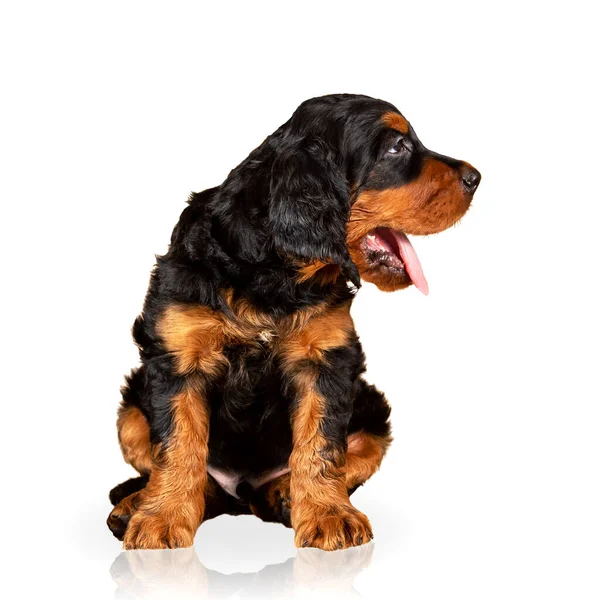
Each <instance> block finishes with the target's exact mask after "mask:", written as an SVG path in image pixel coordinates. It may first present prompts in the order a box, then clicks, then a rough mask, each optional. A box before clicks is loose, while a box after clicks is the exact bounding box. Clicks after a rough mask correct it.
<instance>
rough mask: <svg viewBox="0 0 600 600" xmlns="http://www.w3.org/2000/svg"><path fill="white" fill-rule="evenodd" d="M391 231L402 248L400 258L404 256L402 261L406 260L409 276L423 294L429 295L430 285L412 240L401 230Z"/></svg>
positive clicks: (405, 264) (400, 248) (399, 247)
mask: <svg viewBox="0 0 600 600" xmlns="http://www.w3.org/2000/svg"><path fill="white" fill-rule="evenodd" d="M390 231H391V232H392V234H393V235H394V238H395V239H396V243H397V244H398V249H399V250H400V258H402V261H403V262H404V266H405V267H406V272H407V273H408V276H409V277H410V278H411V280H412V282H413V284H414V285H415V287H416V288H417V289H418V290H419V291H420V292H421V293H422V294H425V295H426V296H427V294H429V285H428V283H427V280H426V279H425V274H424V273H423V267H421V261H420V260H419V257H418V256H417V253H416V252H415V249H414V248H413V247H412V244H411V243H410V240H409V239H408V238H407V237H406V235H404V234H403V233H402V232H401V231H395V230H394V229H390Z"/></svg>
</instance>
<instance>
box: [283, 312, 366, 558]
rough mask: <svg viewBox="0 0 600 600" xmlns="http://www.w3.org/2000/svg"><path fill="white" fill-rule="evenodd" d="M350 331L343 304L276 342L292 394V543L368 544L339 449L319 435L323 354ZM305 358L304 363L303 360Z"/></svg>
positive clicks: (345, 340)
mask: <svg viewBox="0 0 600 600" xmlns="http://www.w3.org/2000/svg"><path fill="white" fill-rule="evenodd" d="M352 332H353V324H352V319H351V317H350V313H349V306H348V305H344V306H341V307H339V308H336V309H333V310H329V311H327V312H325V313H323V314H322V315H319V316H317V317H314V318H313V319H311V320H310V321H308V322H307V323H306V325H305V327H304V329H303V330H301V331H299V332H296V333H294V334H293V335H290V336H289V337H288V338H287V339H285V340H283V341H282V344H281V347H280V351H281V358H282V365H283V368H284V370H285V371H286V373H287V375H288V376H289V377H291V379H292V383H293V385H294V388H295V391H296V397H297V407H296V409H295V411H294V413H293V415H292V433H293V450H292V453H291V456H290V460H289V466H290V470H291V475H290V495H291V521H292V526H293V528H294V530H295V543H296V545H297V546H313V547H317V548H322V549H323V550H337V549H339V548H347V547H350V546H357V545H359V544H362V543H366V542H368V541H369V540H370V539H371V537H372V533H371V526H370V524H369V520H368V519H367V517H366V516H365V515H363V514H362V513H360V512H359V511H357V510H356V509H355V508H354V507H353V506H352V504H351V503H350V499H349V498H348V489H347V487H346V456H345V452H344V451H342V450H341V449H338V448H336V447H335V445H334V444H332V442H331V441H330V440H328V439H326V438H325V437H324V436H323V433H322V427H321V425H322V422H323V419H324V417H325V405H326V399H325V398H324V397H323V396H322V395H321V393H320V392H319V389H318V387H317V378H318V370H317V369H316V368H315V367H316V366H317V365H318V364H319V363H326V355H325V352H326V351H327V350H332V349H334V348H339V347H342V346H344V345H345V344H347V343H348V341H349V340H350V337H351V335H352ZM307 361H308V366H307V364H306V362H307Z"/></svg>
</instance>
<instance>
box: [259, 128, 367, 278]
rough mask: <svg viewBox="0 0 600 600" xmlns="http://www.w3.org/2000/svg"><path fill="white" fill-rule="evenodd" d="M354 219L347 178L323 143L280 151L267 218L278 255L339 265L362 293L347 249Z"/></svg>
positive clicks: (298, 144) (313, 141)
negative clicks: (348, 226)
mask: <svg viewBox="0 0 600 600" xmlns="http://www.w3.org/2000/svg"><path fill="white" fill-rule="evenodd" d="M349 214H350V198H349V194H348V184H347V182H346V178H345V177H344V175H343V173H342V172H341V170H340V168H339V167H338V166H337V165H336V163H335V161H334V157H333V153H332V151H331V150H330V149H329V148H328V146H327V145H326V144H325V143H324V142H322V141H320V140H318V139H310V140H307V139H303V140H301V141H299V142H296V143H295V144H290V145H289V146H287V147H285V148H283V149H281V150H280V152H279V154H278V156H277V157H276V159H275V161H274V162H273V165H272V172H271V185H270V197H269V215H268V219H269V231H270V234H271V242H272V244H273V247H274V248H275V249H276V250H277V251H278V252H279V253H281V254H283V255H292V256H294V257H296V258H299V259H301V260H303V261H308V262H312V261H317V260H319V261H323V262H326V263H332V264H337V265H339V266H340V267H341V269H342V273H343V274H344V275H345V276H346V277H347V278H348V279H349V280H350V281H352V283H354V285H356V286H357V287H359V286H360V276H359V274H358V269H357V268H356V265H355V264H354V263H353V262H352V259H351V258H350V254H349V253H348V247H347V245H346V223H347V221H348V217H349Z"/></svg>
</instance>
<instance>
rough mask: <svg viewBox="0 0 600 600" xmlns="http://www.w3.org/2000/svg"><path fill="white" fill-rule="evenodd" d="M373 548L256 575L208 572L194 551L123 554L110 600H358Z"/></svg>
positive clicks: (304, 554) (300, 559) (311, 557)
mask: <svg viewBox="0 0 600 600" xmlns="http://www.w3.org/2000/svg"><path fill="white" fill-rule="evenodd" d="M373 548H374V544H373V543H370V544H366V545H364V546H360V547H358V548H350V549H348V550H340V551H337V552H323V551H321V550H315V549H310V548H306V549H299V550H298V553H297V555H296V556H295V557H293V558H290V559H288V560H287V561H286V562H284V563H280V564H273V565H268V566H266V567H264V568H263V569H261V570H260V571H258V572H255V573H231V574H224V573H220V572H219V571H215V570H211V569H207V568H206V567H205V566H204V565H203V564H202V563H201V562H200V560H199V558H198V555H197V554H196V551H195V549H194V548H183V549H180V550H134V551H129V552H122V553H121V554H119V556H117V558H116V559H115V561H114V562H113V564H112V566H111V569H110V573H111V576H112V578H113V580H114V581H115V583H116V584H117V585H118V588H117V590H116V592H115V598H117V599H125V598H128V599H129V598H131V599H134V598H153V599H154V598H169V599H171V598H192V597H193V598H197V599H201V598H209V599H223V600H225V599H229V598H257V599H259V598H260V599H264V600H269V599H273V600H275V599H278V600H279V599H282V598H303V597H310V598H320V597H323V598H325V597H327V598H329V599H331V598H360V597H361V596H360V594H359V593H358V592H357V591H356V590H355V589H354V587H353V583H354V579H355V577H356V576H357V575H358V573H359V572H360V571H362V570H363V569H365V568H366V567H368V566H369V564H370V562H371V557H372V554H373Z"/></svg>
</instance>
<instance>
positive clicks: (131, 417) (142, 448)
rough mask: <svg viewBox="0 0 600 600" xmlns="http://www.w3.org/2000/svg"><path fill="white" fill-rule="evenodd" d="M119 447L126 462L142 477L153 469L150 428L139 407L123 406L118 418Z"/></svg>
mask: <svg viewBox="0 0 600 600" xmlns="http://www.w3.org/2000/svg"><path fill="white" fill-rule="evenodd" d="M117 432H118V435H119V445H120V447H121V452H122V453H123V458H124V459H125V462H126V463H128V464H130V465H131V466H132V467H133V468H134V469H135V470H136V471H137V472H138V473H140V474H141V475H148V474H149V473H150V471H151V469H152V459H151V456H150V428H149V427H148V421H146V417H144V415H143V414H142V411H141V410H140V409H139V408H138V407H137V406H121V407H120V408H119V416H118V418H117Z"/></svg>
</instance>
